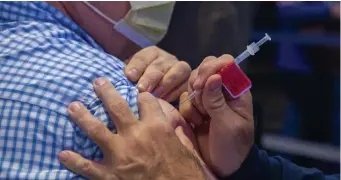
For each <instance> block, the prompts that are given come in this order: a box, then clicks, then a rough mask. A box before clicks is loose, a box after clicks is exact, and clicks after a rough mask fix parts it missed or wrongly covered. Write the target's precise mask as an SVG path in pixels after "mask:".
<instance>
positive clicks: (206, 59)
mask: <svg viewBox="0 0 341 180" xmlns="http://www.w3.org/2000/svg"><path fill="white" fill-rule="evenodd" d="M213 59H217V57H215V56H207V57H206V58H205V59H204V60H203V61H202V63H205V62H208V61H211V60H213Z"/></svg>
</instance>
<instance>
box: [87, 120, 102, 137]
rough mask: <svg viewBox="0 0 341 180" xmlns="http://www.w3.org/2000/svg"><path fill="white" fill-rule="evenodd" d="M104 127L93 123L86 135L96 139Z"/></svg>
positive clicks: (98, 123)
mask: <svg viewBox="0 0 341 180" xmlns="http://www.w3.org/2000/svg"><path fill="white" fill-rule="evenodd" d="M104 127H105V126H104V125H103V124H101V123H100V122H96V123H93V124H92V125H91V126H90V127H89V128H88V132H87V134H88V135H89V136H91V137H94V138H98V137H100V134H101V133H103V132H104V131H105V129H104Z"/></svg>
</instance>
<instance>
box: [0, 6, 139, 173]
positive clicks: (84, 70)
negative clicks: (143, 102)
mask: <svg viewBox="0 0 341 180" xmlns="http://www.w3.org/2000/svg"><path fill="white" fill-rule="evenodd" d="M123 68H124V64H123V63H122V62H121V61H120V60H118V59H117V58H115V57H113V56H111V55H109V54H107V53H105V52H104V51H103V50H102V49H101V48H100V47H99V46H98V45H97V44H96V43H95V41H94V40H93V39H91V37H89V36H88V35H87V34H86V33H85V32H84V31H83V30H82V29H80V28H79V27H78V26H77V25H76V24H75V23H74V22H72V21H71V20H70V19H69V18H67V17H66V16H64V15H63V14H62V13H61V12H59V11H57V10H56V9H54V8H53V7H51V6H49V5H48V4H46V3H45V2H0V179H81V178H82V177H80V176H77V175H75V174H73V173H72V172H70V171H68V170H66V169H65V168H64V167H63V166H62V165H61V164H60V163H59V161H58V159H57V157H58V153H59V152H60V151H61V150H65V149H70V150H72V151H75V152H77V153H80V154H81V155H83V156H84V157H86V158H89V159H93V160H99V159H101V158H102V153H101V151H100V150H99V148H98V146H96V145H95V144H94V143H93V142H92V141H91V140H90V139H89V138H88V137H87V136H86V135H85V134H84V133H83V132H82V131H81V130H80V129H79V128H78V127H77V126H76V125H75V124H74V123H72V121H71V119H70V117H69V115H68V113H67V106H68V105H69V104H70V103H71V102H73V101H80V102H82V103H83V104H84V105H85V106H87V108H88V109H89V110H90V111H91V112H92V113H93V114H94V115H95V116H96V117H97V119H98V120H100V121H102V122H103V123H104V124H105V125H107V126H108V127H109V128H110V129H111V130H113V131H114V127H113V125H112V123H111V119H110V117H109V116H108V113H107V112H106V111H105V109H104V107H103V104H102V102H101V101H100V100H99V99H98V98H97V96H96V94H95V92H94V90H93V87H92V81H93V80H94V79H95V78H97V77H106V78H108V79H109V80H110V81H111V82H112V84H113V85H114V86H115V88H116V90H117V91H118V92H119V93H120V94H121V95H122V97H123V98H124V99H126V101H127V102H128V104H129V106H130V107H131V109H132V111H133V113H134V114H135V115H136V116H138V107H137V102H136V99H137V95H138V90H137V89H136V88H135V87H134V86H133V84H132V83H131V82H129V81H128V80H127V78H126V77H125V75H124V71H123Z"/></svg>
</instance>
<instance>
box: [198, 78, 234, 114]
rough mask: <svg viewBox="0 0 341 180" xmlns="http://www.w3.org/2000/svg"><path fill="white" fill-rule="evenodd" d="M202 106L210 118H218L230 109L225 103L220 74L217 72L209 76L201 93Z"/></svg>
mask: <svg viewBox="0 0 341 180" xmlns="http://www.w3.org/2000/svg"><path fill="white" fill-rule="evenodd" d="M202 101H203V106H204V108H205V110H206V111H207V113H208V114H209V115H210V117H211V118H212V119H216V118H218V119H220V118H221V117H224V116H223V115H224V114H226V113H229V111H232V110H231V109H230V107H229V106H228V105H227V103H226V99H225V97H224V94H223V89H222V80H221V76H220V75H218V74H215V75H212V76H210V77H209V78H208V79H207V81H206V83H205V87H204V90H203V94H202Z"/></svg>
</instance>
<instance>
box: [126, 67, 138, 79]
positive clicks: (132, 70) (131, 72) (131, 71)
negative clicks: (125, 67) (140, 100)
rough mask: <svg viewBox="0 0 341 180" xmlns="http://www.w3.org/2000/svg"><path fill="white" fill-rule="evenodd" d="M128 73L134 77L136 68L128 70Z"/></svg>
mask: <svg viewBox="0 0 341 180" xmlns="http://www.w3.org/2000/svg"><path fill="white" fill-rule="evenodd" d="M128 75H129V76H130V77H131V78H134V79H135V78H136V77H137V70H136V69H135V68H134V69H131V70H129V72H128Z"/></svg>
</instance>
